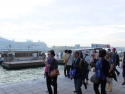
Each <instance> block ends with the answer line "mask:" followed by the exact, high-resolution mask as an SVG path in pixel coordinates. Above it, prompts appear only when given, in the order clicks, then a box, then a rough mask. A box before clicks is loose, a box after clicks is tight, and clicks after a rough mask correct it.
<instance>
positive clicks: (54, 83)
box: [47, 75, 57, 94]
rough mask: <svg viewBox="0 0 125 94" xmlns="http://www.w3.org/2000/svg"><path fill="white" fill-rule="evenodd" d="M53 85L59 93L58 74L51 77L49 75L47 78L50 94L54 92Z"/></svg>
mask: <svg viewBox="0 0 125 94" xmlns="http://www.w3.org/2000/svg"><path fill="white" fill-rule="evenodd" d="M51 85H52V86H53V87H54V94H57V76H56V77H53V78H51V77H50V76H49V75H48V78H47V88H48V91H49V94H52V88H51Z"/></svg>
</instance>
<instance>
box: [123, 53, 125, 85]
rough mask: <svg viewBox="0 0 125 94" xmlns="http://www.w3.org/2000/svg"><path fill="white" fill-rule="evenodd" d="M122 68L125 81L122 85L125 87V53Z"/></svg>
mask: <svg viewBox="0 0 125 94" xmlns="http://www.w3.org/2000/svg"><path fill="white" fill-rule="evenodd" d="M122 68H123V72H122V74H123V79H124V82H123V83H122V85H125V52H124V57H123V60H122Z"/></svg>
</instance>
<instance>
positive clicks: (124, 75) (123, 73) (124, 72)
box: [122, 69, 125, 77]
mask: <svg viewBox="0 0 125 94" xmlns="http://www.w3.org/2000/svg"><path fill="white" fill-rule="evenodd" d="M122 75H123V77H125V69H123V72H122Z"/></svg>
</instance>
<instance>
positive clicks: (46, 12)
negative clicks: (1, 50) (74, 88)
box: [0, 0, 125, 47]
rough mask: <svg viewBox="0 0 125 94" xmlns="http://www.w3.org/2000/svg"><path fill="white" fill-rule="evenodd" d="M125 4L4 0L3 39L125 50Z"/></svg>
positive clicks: (0, 9) (0, 5)
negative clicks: (109, 46) (95, 45)
mask: <svg viewBox="0 0 125 94" xmlns="http://www.w3.org/2000/svg"><path fill="white" fill-rule="evenodd" d="M124 9H125V0H0V36H1V37H5V38H8V39H11V40H12V39H15V41H26V40H27V39H30V40H33V41H38V40H40V41H44V42H46V43H47V45H48V46H53V45H68V46H70V45H75V44H80V45H82V46H90V45H91V43H99V44H111V45H112V46H120V47H125V43H124V42H125V37H124V35H125V10H124Z"/></svg>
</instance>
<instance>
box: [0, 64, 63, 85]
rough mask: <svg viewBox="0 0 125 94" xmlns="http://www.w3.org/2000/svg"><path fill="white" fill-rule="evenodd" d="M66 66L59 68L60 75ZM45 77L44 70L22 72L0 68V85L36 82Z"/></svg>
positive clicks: (28, 69) (30, 69) (41, 68)
mask: <svg viewBox="0 0 125 94" xmlns="http://www.w3.org/2000/svg"><path fill="white" fill-rule="evenodd" d="M63 68H64V66H59V70H60V73H61V72H63ZM43 77H44V68H43V67H38V68H27V69H21V70H7V69H4V68H3V67H2V66H0V85H3V84H8V83H15V82H21V81H27V80H34V79H35V80H36V79H41V78H43Z"/></svg>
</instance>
